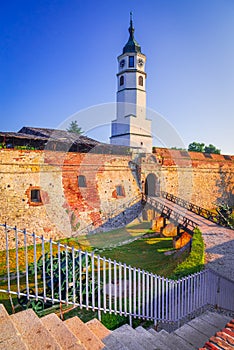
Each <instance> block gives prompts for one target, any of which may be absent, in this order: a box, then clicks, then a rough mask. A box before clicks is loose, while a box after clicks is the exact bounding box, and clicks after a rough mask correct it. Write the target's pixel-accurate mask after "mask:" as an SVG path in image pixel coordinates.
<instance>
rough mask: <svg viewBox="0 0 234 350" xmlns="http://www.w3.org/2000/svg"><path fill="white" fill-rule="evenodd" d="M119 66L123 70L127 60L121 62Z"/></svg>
mask: <svg viewBox="0 0 234 350" xmlns="http://www.w3.org/2000/svg"><path fill="white" fill-rule="evenodd" d="M119 65H120V67H121V68H123V67H124V66H125V60H121V61H120V63H119Z"/></svg>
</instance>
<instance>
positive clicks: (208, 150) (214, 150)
mask: <svg viewBox="0 0 234 350" xmlns="http://www.w3.org/2000/svg"><path fill="white" fill-rule="evenodd" d="M220 152H221V150H220V149H218V148H216V147H215V146H214V145H211V144H209V146H206V147H205V153H215V154H220Z"/></svg>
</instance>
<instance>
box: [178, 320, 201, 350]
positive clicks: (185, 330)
mask: <svg viewBox="0 0 234 350" xmlns="http://www.w3.org/2000/svg"><path fill="white" fill-rule="evenodd" d="M174 334H176V335H177V336H178V337H180V338H182V339H183V340H184V341H186V342H187V343H189V345H190V346H191V347H190V349H193V348H194V349H198V348H200V347H202V346H203V344H205V342H206V341H207V336H206V335H204V334H203V333H201V332H199V331H198V330H196V329H195V328H193V327H191V326H189V325H188V324H184V325H183V326H182V327H180V328H178V329H177V330H176V331H175V332H174Z"/></svg>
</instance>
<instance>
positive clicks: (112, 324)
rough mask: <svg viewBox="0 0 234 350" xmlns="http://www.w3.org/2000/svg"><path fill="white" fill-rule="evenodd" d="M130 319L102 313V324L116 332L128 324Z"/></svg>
mask: <svg viewBox="0 0 234 350" xmlns="http://www.w3.org/2000/svg"><path fill="white" fill-rule="evenodd" d="M128 321H129V319H128V317H125V316H120V315H118V314H117V315H115V314H109V313H106V314H105V313H102V324H103V325H104V326H105V327H106V328H108V329H110V330H114V329H116V328H119V327H121V326H122V325H124V324H126V323H128Z"/></svg>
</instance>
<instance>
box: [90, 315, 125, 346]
mask: <svg viewBox="0 0 234 350" xmlns="http://www.w3.org/2000/svg"><path fill="white" fill-rule="evenodd" d="M85 324H86V326H87V327H88V328H89V329H90V330H91V331H92V332H93V333H94V334H95V335H96V336H97V337H98V338H99V339H100V340H101V341H102V342H103V343H104V344H105V345H106V346H107V347H108V348H109V349H111V350H128V349H127V348H126V347H125V346H124V345H123V344H122V343H120V342H119V341H118V340H117V339H116V338H115V337H114V336H113V335H112V332H111V331H110V330H109V329H107V328H106V327H105V326H104V325H103V324H102V323H101V322H100V321H99V320H97V319H96V318H94V319H93V320H90V321H88V322H86V323H85Z"/></svg>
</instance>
